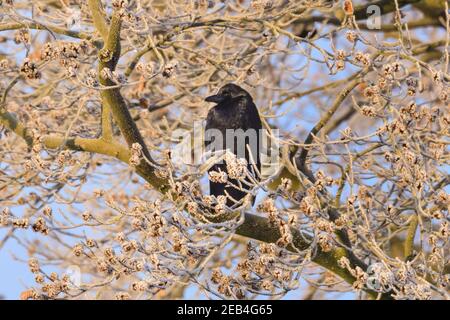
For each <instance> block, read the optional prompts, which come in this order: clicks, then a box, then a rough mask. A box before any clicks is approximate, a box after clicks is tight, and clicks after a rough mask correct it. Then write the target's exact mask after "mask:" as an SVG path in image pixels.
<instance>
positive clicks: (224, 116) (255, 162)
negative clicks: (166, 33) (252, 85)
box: [205, 83, 262, 207]
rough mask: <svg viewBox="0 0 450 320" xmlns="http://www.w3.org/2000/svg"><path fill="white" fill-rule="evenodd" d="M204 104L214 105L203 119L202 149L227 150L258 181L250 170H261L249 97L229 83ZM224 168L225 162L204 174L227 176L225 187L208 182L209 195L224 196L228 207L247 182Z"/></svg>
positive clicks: (254, 114) (257, 120)
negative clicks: (203, 137) (203, 139)
mask: <svg viewBox="0 0 450 320" xmlns="http://www.w3.org/2000/svg"><path fill="white" fill-rule="evenodd" d="M205 101H207V102H214V103H216V105H215V106H214V107H213V108H211V110H209V112H208V116H207V118H206V127H205V146H206V147H207V150H209V151H219V150H226V149H228V150H229V151H230V152H231V153H233V154H234V155H236V158H237V159H245V160H246V161H247V169H248V170H249V172H250V173H253V175H254V177H255V178H256V179H259V176H258V174H257V173H256V170H255V169H254V167H255V166H256V168H258V171H259V172H260V171H261V159H260V151H261V150H260V141H261V139H262V124H261V119H260V117H259V113H258V109H257V108H256V106H255V104H254V103H253V99H252V97H251V96H250V94H249V93H248V92H247V91H245V90H244V89H242V88H241V87H239V86H237V85H235V84H232V83H229V84H227V85H225V86H223V87H222V88H221V89H220V90H219V92H218V93H217V94H216V95H213V96H209V97H207V98H206V99H205ZM249 149H250V150H249ZM249 151H250V152H251V157H250V152H249ZM244 168H245V167H244ZM228 169H230V167H228V168H227V163H226V162H225V161H221V162H218V163H216V164H214V165H213V166H212V167H211V168H210V169H209V170H208V172H211V171H215V172H225V173H227V175H231V177H230V178H229V179H228V184H227V183H222V182H217V181H216V182H213V181H211V180H210V184H209V188H210V194H211V195H214V196H216V197H217V196H220V195H225V196H226V194H228V195H229V196H230V197H231V198H230V197H228V198H227V206H229V207H231V206H233V205H234V204H236V201H240V200H241V199H242V198H244V197H245V195H246V194H247V191H246V190H248V189H249V186H248V184H247V183H249V181H250V179H248V178H246V179H244V178H245V177H244V175H243V176H242V179H239V177H236V176H234V175H235V172H234V173H231V174H230V172H228ZM236 178H237V179H236ZM232 185H234V186H236V187H233V186H232ZM233 199H234V200H233ZM253 203H254V199H253Z"/></svg>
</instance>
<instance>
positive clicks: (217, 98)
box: [205, 94, 224, 103]
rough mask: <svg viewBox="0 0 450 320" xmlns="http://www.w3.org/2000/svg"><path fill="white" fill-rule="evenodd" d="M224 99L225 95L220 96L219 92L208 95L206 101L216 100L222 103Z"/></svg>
mask: <svg viewBox="0 0 450 320" xmlns="http://www.w3.org/2000/svg"><path fill="white" fill-rule="evenodd" d="M223 100H224V98H223V96H220V95H218V94H215V95H213V96H209V97H206V99H205V101H206V102H215V103H221V102H222V101H223Z"/></svg>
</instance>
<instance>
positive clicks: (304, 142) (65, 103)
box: [0, 0, 450, 299]
mask: <svg viewBox="0 0 450 320" xmlns="http://www.w3.org/2000/svg"><path fill="white" fill-rule="evenodd" d="M0 43H1V46H0V60H1V61H0V74H1V78H0V159H1V161H0V209H1V210H2V211H1V215H0V227H1V228H2V229H4V230H7V232H6V236H5V237H4V238H2V239H0V249H1V248H2V247H3V246H4V244H5V243H6V242H7V241H16V242H17V243H18V244H19V245H21V246H23V247H25V248H26V249H27V252H29V254H30V257H29V261H28V264H29V266H30V270H31V272H33V273H34V274H35V280H36V284H31V283H30V284H29V285H30V289H29V290H26V291H24V292H23V294H22V298H24V299H29V298H32V299H41V298H46V299H48V298H50V299H54V298H66V299H70V298H72V299H75V298H78V299H88V298H98V299H105V298H112V297H115V298H117V299H127V298H133V299H150V298H152V299H167V298H187V297H192V296H195V294H199V295H203V296H206V297H208V298H229V299H255V298H261V297H263V296H270V297H272V298H282V297H284V296H285V295H286V294H288V293H289V294H290V295H289V297H296V298H299V299H300V298H305V299H314V298H327V297H336V296H335V295H333V296H331V295H330V294H331V293H335V294H338V295H340V294H343V293H348V292H351V293H354V295H353V296H354V297H355V298H362V299H366V298H372V299H373V298H375V299H430V298H440V299H442V298H448V297H449V295H448V285H449V280H450V278H449V267H448V249H449V246H448V239H449V216H448V208H449V205H450V196H449V195H448V193H447V191H448V190H449V189H448V185H449V171H448V168H449V167H448V164H449V162H448V161H449V154H448V144H449V140H448V138H449V137H448V136H449V123H450V114H449V100H450V97H449V94H450V92H449V81H450V75H449V60H450V57H449V43H450V18H449V4H448V2H447V1H443V0H421V1H417V0H409V1H407V0H405V1H403V0H394V1H384V0H379V1H353V2H352V1H349V0H346V1H340V2H336V1H325V0H318V1H312V0H303V1H302V0H300V1H293V0H292V1H291V0H252V1H250V0H222V1H213V0H210V1H208V0H195V1H194V0H192V1H186V0H168V1H162V0H128V1H127V0H113V1H100V0H88V1H78V0H45V1H42V0H40V1H36V0H28V1H19V0H17V1H13V0H3V1H0ZM229 82H233V83H237V84H239V85H241V86H243V87H245V88H246V89H247V90H248V91H249V92H251V94H252V96H253V98H254V100H255V102H256V104H257V106H259V112H260V115H261V117H262V119H263V122H264V127H265V129H266V132H267V136H268V137H270V144H271V145H276V146H278V147H279V148H278V150H277V151H276V156H277V157H275V159H277V160H274V162H270V161H269V163H268V164H267V165H268V166H269V167H270V168H272V170H268V169H266V170H265V171H264V172H260V173H255V172H248V170H247V169H246V166H245V165H244V166H242V165H241V163H240V162H239V161H238V159H236V158H233V157H226V164H227V166H229V168H230V170H228V172H234V174H235V175H236V177H234V178H239V176H242V177H247V178H250V179H247V180H246V181H249V180H250V181H251V177H252V175H253V176H254V175H255V174H260V175H261V176H262V177H263V179H262V180H261V181H260V182H259V181H258V180H259V179H253V181H254V183H253V184H252V186H251V188H250V191H249V192H250V193H252V194H253V195H256V194H257V195H258V197H257V204H256V205H255V206H254V207H252V206H251V203H250V201H248V199H245V200H244V201H243V202H241V203H238V204H237V205H236V206H233V208H230V207H227V206H226V199H225V197H217V198H215V197H212V196H209V195H208V190H207V182H208V181H207V180H208V178H209V179H221V180H224V181H227V176H224V175H223V174H219V175H210V176H208V175H207V174H206V171H207V169H208V165H210V162H206V163H205V162H202V161H192V162H189V161H187V162H183V161H180V159H179V158H176V157H175V156H174V150H178V149H177V148H178V147H179V145H180V144H179V140H177V137H179V136H178V134H179V133H180V132H183V133H188V140H189V141H190V140H195V141H198V140H199V139H200V141H201V137H199V135H198V134H194V133H195V132H196V130H195V127H196V125H197V124H198V123H199V122H201V121H202V120H203V119H204V118H205V116H206V113H207V111H208V108H209V104H208V103H206V102H204V101H203V99H204V97H205V96H207V95H208V94H210V93H213V92H215V91H216V90H217V88H219V87H221V86H222V85H224V84H225V83H229ZM200 136H201V135H200ZM194 144H195V143H194ZM183 150H184V149H183ZM192 153H194V152H193V151H192ZM182 155H183V154H182ZM184 156H186V157H187V158H191V150H189V149H188V151H187V152H186V153H185V154H184ZM193 158H195V157H194V156H193ZM273 168H275V169H273ZM246 190H247V189H246ZM446 190H447V191H446ZM23 229H25V230H26V232H25V231H24V230H23ZM49 266H51V267H52V268H55V267H56V268H57V270H59V271H58V272H51V273H50V272H48V267H49ZM303 283H306V284H303ZM187 288H192V289H193V290H195V291H192V290H189V293H188V292H187V290H186V289H187ZM193 292H196V293H193ZM187 294H188V296H187Z"/></svg>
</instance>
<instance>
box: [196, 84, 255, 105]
mask: <svg viewBox="0 0 450 320" xmlns="http://www.w3.org/2000/svg"><path fill="white" fill-rule="evenodd" d="M246 97H250V94H249V93H248V92H247V91H245V90H244V89H242V88H241V87H239V86H238V85H235V84H233V83H228V84H226V85H224V86H223V87H222V88H220V89H219V92H217V94H215V95H212V96H209V97H207V98H206V99H205V101H207V102H215V103H217V104H220V103H224V102H225V103H226V102H232V101H235V100H237V99H240V98H246Z"/></svg>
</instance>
